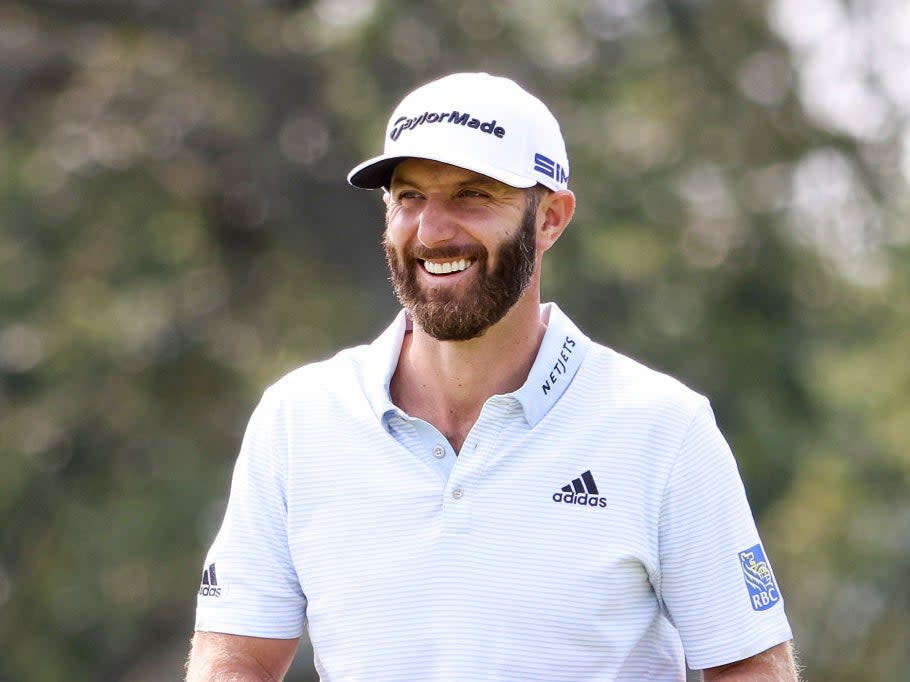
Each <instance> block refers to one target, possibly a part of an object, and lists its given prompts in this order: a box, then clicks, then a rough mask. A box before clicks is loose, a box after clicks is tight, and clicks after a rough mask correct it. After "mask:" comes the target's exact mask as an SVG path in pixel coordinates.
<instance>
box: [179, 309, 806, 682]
mask: <svg viewBox="0 0 910 682" xmlns="http://www.w3.org/2000/svg"><path fill="white" fill-rule="evenodd" d="M542 315H544V316H545V319H548V327H547V331H546V334H545V336H544V339H543V342H542V344H541V347H540V350H539V352H538V356H537V358H536V361H535V363H534V365H533V367H532V368H531V371H530V373H529V375H528V379H527V381H526V382H525V384H524V385H523V386H522V387H521V388H519V389H518V390H517V391H515V392H513V393H508V394H504V395H496V396H493V397H491V398H490V399H489V400H487V401H486V403H485V404H484V406H483V409H482V411H481V413H480V416H479V418H478V419H477V422H476V423H475V425H474V427H473V428H472V429H471V431H470V433H469V434H468V436H467V438H466V440H465V442H464V445H463V447H462V449H461V451H460V452H459V453H458V455H457V456H456V453H455V452H454V451H453V450H452V448H451V446H450V445H449V444H448V443H447V441H446V439H445V438H444V437H443V436H442V434H441V433H440V432H439V431H438V430H437V429H435V428H434V427H433V426H432V425H430V424H428V423H426V422H424V421H422V420H419V419H415V418H413V417H410V416H409V415H407V414H405V413H404V412H402V411H401V410H400V409H398V408H397V407H396V406H395V405H394V404H393V403H392V402H391V400H390V398H389V384H390V381H391V377H392V374H393V372H394V370H395V367H396V364H397V362H398V356H399V352H400V349H401V343H402V339H403V337H404V334H405V332H406V330H407V327H408V324H409V321H408V319H407V317H406V315H405V314H404V313H403V312H402V313H401V314H400V315H399V316H398V318H397V319H396V320H395V322H394V323H393V324H392V325H391V326H390V327H389V328H388V329H387V330H386V331H385V332H384V333H383V334H382V335H381V336H380V337H379V338H378V339H377V340H376V341H374V342H373V343H372V344H370V345H366V346H359V347H357V348H352V349H348V350H345V351H342V352H340V353H339V354H338V355H336V356H335V357H333V358H331V359H329V360H326V361H323V362H319V363H314V364H310V365H307V366H305V367H302V368H300V369H298V370H296V371H294V372H291V373H290V374H288V375H287V376H285V377H284V378H282V379H281V380H280V381H278V382H277V383H276V384H274V385H273V386H271V387H270V388H269V389H268V390H267V391H266V392H265V394H264V396H263V398H262V400H261V402H260V404H259V405H258V406H257V408H256V410H255V412H254V413H253V416H252V418H251V420H250V423H249V425H248V428H247V432H246V435H245V437H244V440H243V444H242V447H241V451H240V455H239V457H238V460H237V464H236V467H235V470H234V476H233V481H232V486H231V494H230V500H229V503H228V507H227V511H226V514H225V518H224V521H223V524H222V527H221V529H220V531H219V533H218V535H217V537H216V539H215V541H214V543H213V545H212V547H211V549H210V551H209V553H208V556H207V558H206V560H205V566H204V571H203V577H202V585H201V587H200V590H199V596H198V606H197V617H196V629H197V630H203V631H213V632H224V633H232V634H240V635H248V636H256V637H274V638H293V637H297V636H300V635H301V634H302V633H303V631H304V628H305V627H307V628H308V629H309V636H310V639H311V641H312V644H313V649H314V652H315V666H316V669H317V670H318V672H319V673H320V675H321V678H322V679H323V680H325V681H337V680H369V681H370V682H376V681H377V680H389V681H392V680H394V681H396V682H400V681H402V680H415V681H417V680H420V681H421V682H425V681H427V680H456V679H457V680H554V679H559V680H565V681H573V680H629V681H636V682H638V681H640V680H652V681H653V680H656V681H662V680H684V679H685V672H684V670H685V661H686V660H687V661H688V664H689V666H690V667H692V668H695V669H700V668H705V667H711V666H716V665H721V664H724V663H729V662H732V661H735V660H739V659H742V658H746V657H748V656H751V655H753V654H756V653H759V652H761V651H763V650H765V649H767V648H769V647H771V646H773V645H775V644H778V643H781V642H784V641H787V640H789V639H790V638H791V636H792V635H791V630H790V626H789V624H788V621H787V618H786V615H785V613H784V607H783V600H782V598H781V595H780V592H779V591H778V589H777V585H776V582H775V578H774V575H773V572H772V571H771V567H770V564H769V562H768V558H767V557H766V556H765V553H764V550H763V548H762V545H761V541H760V539H759V536H758V533H757V531H756V527H755V523H754V521H753V518H752V514H751V512H750V509H749V505H748V502H747V499H746V495H745V492H744V489H743V485H742V482H741V479H740V476H739V473H738V471H737V466H736V463H735V461H734V459H733V456H732V454H731V452H730V448H729V447H728V445H727V443H726V442H725V441H724V439H723V437H722V436H721V434H720V433H719V431H718V429H717V427H716V425H715V422H714V417H713V415H712V412H711V409H710V406H709V404H708V401H707V400H706V399H705V398H704V397H702V396H700V395H698V394H697V393H695V392H693V391H691V390H690V389H688V388H686V387H685V386H683V385H682V384H680V383H679V382H677V381H676V380H674V379H672V378H669V377H667V376H666V375H663V374H660V373H658V372H655V371H653V370H650V369H648V368H646V367H644V366H642V365H641V364H639V363H637V362H635V361H633V360H631V359H629V358H627V357H625V356H623V355H621V354H619V353H617V352H615V351H613V350H611V349H609V348H606V347H604V346H602V345H599V344H596V343H593V342H592V341H591V340H590V339H589V338H588V337H586V336H585V335H584V334H583V333H581V332H580V331H579V330H578V328H577V327H576V326H575V325H574V324H573V323H572V322H571V321H570V320H569V319H568V318H567V317H566V316H565V315H564V314H563V313H562V312H561V311H560V310H559V308H558V307H556V306H555V305H553V304H545V305H544V306H543V308H542Z"/></svg>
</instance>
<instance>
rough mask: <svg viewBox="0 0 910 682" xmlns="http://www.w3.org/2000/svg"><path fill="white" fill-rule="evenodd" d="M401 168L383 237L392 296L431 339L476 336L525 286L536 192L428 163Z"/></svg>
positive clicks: (532, 256) (531, 260)
mask: <svg viewBox="0 0 910 682" xmlns="http://www.w3.org/2000/svg"><path fill="white" fill-rule="evenodd" d="M439 167H442V168H439ZM399 168H401V172H400V173H399V172H398V171H396V176H395V178H393V181H392V186H391V188H390V196H389V200H388V204H389V210H388V213H387V216H386V222H387V226H386V235H385V240H384V245H385V253H386V260H387V262H388V265H389V272H390V273H391V280H392V286H393V288H394V290H395V293H396V295H397V296H398V299H399V300H400V301H401V304H402V305H403V306H404V307H405V309H407V310H408V312H409V313H410V314H411V317H412V318H413V319H414V321H415V323H416V324H418V325H419V326H420V327H421V329H423V330H424V331H425V332H427V333H428V334H430V336H432V337H434V338H436V339H439V340H441V341H464V340H467V339H472V338H476V337H478V336H481V335H482V334H483V333H484V332H485V331H486V330H487V329H488V328H489V327H490V326H492V325H494V324H495V323H497V322H499V320H501V319H502V318H503V317H504V316H505V314H506V313H507V312H508V311H509V310H510V309H511V308H512V306H514V305H515V303H516V302H517V301H518V299H519V298H520V297H521V295H522V294H523V293H524V292H525V290H526V289H527V287H528V284H529V283H530V281H531V277H532V275H533V273H534V268H535V262H536V247H535V244H536V229H535V221H536V215H537V205H538V201H539V195H538V194H537V193H536V192H535V191H530V190H517V189H515V188H512V187H508V186H506V185H503V184H502V183H498V182H495V181H491V180H490V179H489V178H485V177H484V176H479V175H476V174H474V173H469V172H468V171H463V170H461V169H454V168H452V167H451V166H442V164H435V165H433V162H419V161H417V160H411V161H406V162H404V163H402V164H401V166H400V167H399ZM435 171H440V172H435Z"/></svg>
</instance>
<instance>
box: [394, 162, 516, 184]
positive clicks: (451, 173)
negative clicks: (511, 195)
mask: <svg viewBox="0 0 910 682" xmlns="http://www.w3.org/2000/svg"><path fill="white" fill-rule="evenodd" d="M391 184H392V186H395V185H402V184H407V185H413V186H418V187H419V186H423V185H454V186H460V185H473V186H482V187H486V188H489V189H498V190H500V191H509V190H511V191H519V190H517V189H516V188H514V187H510V186H509V185H506V184H505V183H503V182H500V181H499V180H494V179H493V178H491V177H489V176H486V175H481V174H480V173H476V172H475V171H469V170H467V169H465V168H460V167H458V166H452V165H450V164H448V163H442V162H440V161H431V160H429V159H405V160H404V161H402V162H401V163H399V164H398V165H397V166H396V167H395V170H394V171H393V173H392V183H391Z"/></svg>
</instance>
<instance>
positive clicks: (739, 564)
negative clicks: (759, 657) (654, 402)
mask: <svg viewBox="0 0 910 682" xmlns="http://www.w3.org/2000/svg"><path fill="white" fill-rule="evenodd" d="M659 538H660V540H659V542H660V550H659V551H660V581H659V590H658V596H659V598H660V599H661V601H662V603H663V604H664V606H665V608H666V609H667V612H668V614H669V617H670V619H671V621H672V622H673V624H674V625H675V626H676V628H677V630H678V631H679V634H680V637H681V639H682V643H683V648H684V650H685V652H686V659H687V662H688V664H689V667H691V668H692V669H696V670H701V669H704V668H709V667H713V666H717V665H723V664H726V663H731V662H733V661H738V660H742V659H744V658H748V657H749V656H753V655H755V654H757V653H760V652H762V651H764V650H765V649H768V648H770V647H772V646H774V645H775V644H779V643H781V642H785V641H787V640H789V639H791V638H792V632H791V629H790V625H789V623H788V621H787V617H786V615H785V612H784V605H783V598H782V597H781V594H780V591H779V590H778V587H777V583H776V580H775V578H774V574H773V572H772V571H771V565H770V562H769V561H768V559H767V556H766V554H765V553H764V549H763V548H762V545H761V539H760V538H759V535H758V531H757V529H756V526H755V521H754V519H753V516H752V511H751V509H750V508H749V503H748V500H747V498H746V493H745V489H744V487H743V483H742V479H741V478H740V475H739V471H738V469H737V466H736V462H735V460H734V458H733V454H732V452H731V451H730V448H729V446H728V445H727V443H726V441H725V440H724V438H723V436H722V435H721V433H720V431H719V430H718V428H717V425H716V423H715V420H714V415H713V413H712V411H711V408H710V406H709V405H708V403H707V401H704V404H703V405H702V406H701V407H700V408H699V409H698V411H697V412H696V414H695V416H694V418H693V420H692V423H691V425H690V427H689V430H688V433H687V434H686V436H685V438H684V440H683V442H682V444H681V447H680V451H679V454H678V458H677V460H676V462H675V463H674V465H673V469H672V472H671V474H670V477H669V480H668V482H667V487H666V490H665V493H664V497H663V500H662V504H661V512H660V532H659Z"/></svg>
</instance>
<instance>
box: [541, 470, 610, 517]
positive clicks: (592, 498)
mask: <svg viewBox="0 0 910 682" xmlns="http://www.w3.org/2000/svg"><path fill="white" fill-rule="evenodd" d="M553 501H554V502H562V503H564V504H580V505H584V506H587V507H601V508H604V507H606V506H607V498H605V497H602V496H601V495H600V491H599V490H598V489H597V483H595V482H594V475H593V474H592V473H591V470H590V469H588V470H587V471H586V472H584V473H583V474H582V475H581V476H579V477H578V478H575V479H572V481H571V482H570V483H566V485H564V486H563V487H562V491H561V492H558V493H554V494H553Z"/></svg>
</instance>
